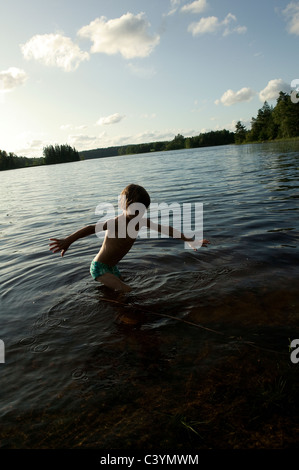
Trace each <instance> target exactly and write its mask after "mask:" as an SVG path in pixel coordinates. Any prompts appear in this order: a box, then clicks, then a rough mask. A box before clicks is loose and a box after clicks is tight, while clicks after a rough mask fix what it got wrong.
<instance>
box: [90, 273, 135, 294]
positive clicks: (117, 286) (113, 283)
mask: <svg viewBox="0 0 299 470" xmlns="http://www.w3.org/2000/svg"><path fill="white" fill-rule="evenodd" d="M96 281H99V282H101V283H102V284H104V286H106V287H109V288H110V289H113V290H118V291H121V292H130V291H131V290H132V288H131V287H130V286H128V284H125V283H124V282H123V281H121V280H120V279H119V278H118V277H116V276H114V274H110V273H105V274H103V275H102V276H99V277H97V278H96Z"/></svg>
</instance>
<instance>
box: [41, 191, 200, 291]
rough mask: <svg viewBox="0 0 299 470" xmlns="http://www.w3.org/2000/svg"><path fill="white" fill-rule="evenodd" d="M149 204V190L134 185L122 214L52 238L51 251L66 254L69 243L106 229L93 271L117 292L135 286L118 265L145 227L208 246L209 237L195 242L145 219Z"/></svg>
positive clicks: (125, 194)
mask: <svg viewBox="0 0 299 470" xmlns="http://www.w3.org/2000/svg"><path fill="white" fill-rule="evenodd" d="M149 205H150V196H149V194H148V193H147V191H146V190H145V189H144V188H143V187H142V186H139V185H136V184H130V185H129V186H127V187H126V188H125V189H124V190H123V191H122V193H121V208H122V210H123V213H122V214H121V215H119V216H117V217H115V218H114V219H110V220H107V221H105V222H98V223H97V224H96V225H88V226H86V227H83V228H82V229H80V230H78V231H77V232H75V233H73V234H72V235H69V236H68V237H66V238H63V239H57V238H50V240H51V241H52V243H50V250H51V251H52V252H53V253H57V252H58V251H60V252H61V256H63V255H64V254H65V252H66V251H67V249H68V248H69V246H70V245H71V244H72V243H74V242H75V241H76V240H78V239H79V238H83V237H86V236H88V235H92V234H94V233H98V232H101V231H105V239H104V242H103V244H102V246H101V249H100V251H99V252H98V254H97V255H96V256H95V258H94V259H93V261H92V262H91V266H90V274H91V276H92V277H93V279H94V280H95V281H99V282H101V283H102V284H104V285H105V286H106V287H109V288H111V289H113V290H116V291H122V292H130V291H131V290H132V289H131V287H130V286H128V285H127V284H126V283H125V282H124V281H123V280H122V277H121V274H120V272H119V270H118V267H117V264H118V263H119V261H120V260H121V259H122V258H123V257H124V256H125V255H126V254H127V253H128V252H129V251H130V249H131V248H132V246H133V244H134V242H135V240H136V238H137V236H138V232H139V230H140V229H141V228H142V227H147V228H149V229H151V230H155V231H157V232H158V233H163V234H165V235H169V236H170V237H173V238H178V239H180V240H182V241H184V242H187V243H188V244H189V245H190V246H191V247H192V248H193V249H194V250H196V246H206V245H207V244H208V243H209V241H208V240H202V241H201V242H198V241H197V242H196V241H193V239H191V238H188V237H186V236H185V235H184V234H182V233H180V232H179V231H178V230H176V229H174V228H173V227H167V226H163V225H160V224H156V223H154V222H153V221H151V220H150V219H149V218H142V215H143V214H144V212H145V211H146V209H147V208H148V207H149ZM135 209H137V212H138V217H136V214H135ZM136 220H137V223H136ZM130 222H131V223H130Z"/></svg>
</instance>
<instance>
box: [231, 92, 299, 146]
mask: <svg viewBox="0 0 299 470" xmlns="http://www.w3.org/2000/svg"><path fill="white" fill-rule="evenodd" d="M293 137H299V104H294V103H293V102H292V100H291V96H290V95H288V94H287V93H284V92H282V91H281V92H280V93H279V97H278V99H277V102H276V105H275V106H274V107H273V106H270V105H269V104H268V103H267V101H265V103H264V105H263V107H262V108H261V109H259V110H258V113H257V117H255V118H254V117H253V118H252V120H251V129H250V130H247V129H246V127H245V126H244V125H243V124H242V123H241V122H240V121H239V122H238V123H237V125H236V132H235V142H236V144H241V143H247V142H248V143H249V142H265V141H268V140H275V139H290V138H293Z"/></svg>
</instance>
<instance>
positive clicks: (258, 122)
mask: <svg viewBox="0 0 299 470" xmlns="http://www.w3.org/2000/svg"><path fill="white" fill-rule="evenodd" d="M293 137H299V104H295V103H293V102H292V100H291V96H290V95H288V94H287V93H284V92H280V94H279V97H278V99H277V102H276V105H275V106H274V107H273V106H270V105H269V104H268V103H267V101H265V103H264V105H263V107H262V108H261V109H259V110H258V113H257V116H256V117H253V118H252V120H251V129H250V130H248V129H246V126H245V125H244V124H242V122H241V121H238V123H237V125H236V130H235V132H230V131H228V130H226V129H223V130H221V131H210V132H205V133H202V134H199V135H197V136H195V137H184V136H183V135H181V134H178V135H176V136H175V138H174V139H173V140H171V141H163V142H151V143H145V144H132V145H121V146H115V147H108V148H98V149H95V150H86V151H83V152H78V151H77V150H76V149H75V148H72V147H70V146H69V145H55V146H53V145H50V146H48V147H45V148H44V149H43V157H41V158H26V157H17V156H16V155H15V154H13V153H7V152H5V151H3V150H0V171H1V170H10V169H14V168H23V167H28V166H36V165H50V164H55V163H67V162H72V161H78V160H85V159H91V158H103V157H113V156H117V155H130V154H138V153H149V152H162V151H168V150H180V149H192V148H198V147H210V146H216V145H228V144H234V143H236V144H242V143H250V142H265V141H268V140H275V139H289V138H293Z"/></svg>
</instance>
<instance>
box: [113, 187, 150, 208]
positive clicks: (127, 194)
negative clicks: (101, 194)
mask: <svg viewBox="0 0 299 470" xmlns="http://www.w3.org/2000/svg"><path fill="white" fill-rule="evenodd" d="M136 203H138V204H143V206H144V207H145V209H147V208H148V207H149V205H150V203H151V198H150V196H149V194H148V192H147V191H146V190H145V189H144V188H143V187H142V186H139V185H138V184H129V185H128V186H127V187H126V188H125V189H124V190H123V191H122V192H121V194H120V207H121V208H122V209H123V210H124V211H125V212H127V211H128V209H129V207H130V205H131V204H136Z"/></svg>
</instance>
